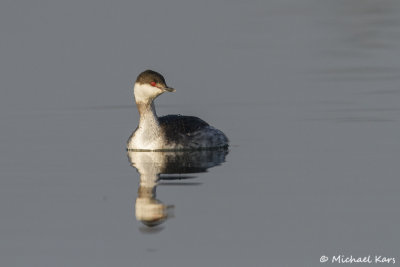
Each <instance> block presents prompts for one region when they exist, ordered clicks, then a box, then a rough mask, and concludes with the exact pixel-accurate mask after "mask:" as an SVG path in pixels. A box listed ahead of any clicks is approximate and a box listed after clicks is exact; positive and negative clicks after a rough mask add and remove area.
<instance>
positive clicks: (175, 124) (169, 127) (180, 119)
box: [159, 115, 209, 142]
mask: <svg viewBox="0 0 400 267" xmlns="http://www.w3.org/2000/svg"><path fill="white" fill-rule="evenodd" d="M159 123H160V126H161V129H162V131H163V133H164V134H165V138H166V139H167V142H171V141H174V142H176V141H178V142H179V141H180V142H182V141H187V139H188V138H187V137H188V136H191V135H192V134H194V133H195V132H197V131H200V130H202V129H204V128H206V127H208V126H209V124H208V123H207V122H205V121H203V120H202V119H199V118H197V117H193V116H181V115H167V116H163V117H160V118H159ZM179 137H182V138H179ZM179 139H182V140H179ZM183 139H184V140H183Z"/></svg>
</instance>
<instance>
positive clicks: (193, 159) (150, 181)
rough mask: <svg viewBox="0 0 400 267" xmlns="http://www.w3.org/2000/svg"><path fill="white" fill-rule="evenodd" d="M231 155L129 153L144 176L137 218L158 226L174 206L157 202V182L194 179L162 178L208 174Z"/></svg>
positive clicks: (220, 151)
mask: <svg viewBox="0 0 400 267" xmlns="http://www.w3.org/2000/svg"><path fill="white" fill-rule="evenodd" d="M227 154H228V150H227V149H226V148H224V149H223V148H221V149H216V150H197V151H175V152H171V151H168V152H151V151H146V152H145V151H128V158H129V161H130V162H131V165H132V166H133V167H135V168H136V169H137V171H138V172H139V174H140V185H139V190H138V196H137V198H136V204H135V215H136V219H137V220H139V221H141V222H142V223H143V224H144V225H146V226H149V227H154V226H157V225H159V224H161V223H163V222H164V221H165V220H166V219H168V218H170V217H171V216H172V214H173V213H172V210H173V207H174V206H173V205H165V204H163V203H162V202H161V201H159V200H157V199H156V186H157V182H158V181H159V180H172V179H185V178H186V179H187V178H192V177H191V176H174V177H172V176H167V177H165V178H163V177H161V178H160V175H162V174H182V173H199V172H205V171H207V169H208V168H211V167H214V166H217V165H220V164H221V163H223V162H224V161H225V157H226V155H227Z"/></svg>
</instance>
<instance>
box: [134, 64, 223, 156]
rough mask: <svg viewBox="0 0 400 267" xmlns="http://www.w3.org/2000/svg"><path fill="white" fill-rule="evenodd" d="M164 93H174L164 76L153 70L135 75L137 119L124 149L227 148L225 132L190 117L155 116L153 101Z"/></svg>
mask: <svg viewBox="0 0 400 267" xmlns="http://www.w3.org/2000/svg"><path fill="white" fill-rule="evenodd" d="M165 92H175V89H173V88H171V87H169V86H167V84H166V82H165V79H164V77H163V76H162V75H161V74H160V73H158V72H155V71H153V70H146V71H143V72H142V73H140V74H139V76H138V77H137V79H136V82H135V85H134V96H135V101H136V106H137V109H138V111H139V115H140V119H139V125H138V127H137V128H136V130H135V131H134V132H133V133H132V135H131V136H130V137H129V139H128V144H127V149H128V150H139V151H140V150H142V151H175V150H204V149H205V150H208V149H221V148H225V149H226V148H227V147H228V145H229V140H228V138H227V137H226V135H225V134H224V133H223V132H222V131H220V130H218V129H216V128H214V127H212V126H211V125H209V124H208V123H207V122H205V121H203V120H202V119H200V118H197V117H194V116H182V115H167V116H162V117H158V116H157V113H156V109H155V106H154V100H155V99H156V98H157V97H158V96H159V95H161V94H163V93H165Z"/></svg>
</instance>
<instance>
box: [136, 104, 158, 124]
mask: <svg viewBox="0 0 400 267" xmlns="http://www.w3.org/2000/svg"><path fill="white" fill-rule="evenodd" d="M136 106H137V108H138V111H139V115H140V119H139V128H146V129H149V128H155V127H158V126H159V123H158V117H157V113H156V109H155V107H154V102H153V100H151V101H148V102H136Z"/></svg>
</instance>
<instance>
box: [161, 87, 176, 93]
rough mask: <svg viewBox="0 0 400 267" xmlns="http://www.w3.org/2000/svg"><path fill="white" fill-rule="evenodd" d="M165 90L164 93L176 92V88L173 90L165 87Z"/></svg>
mask: <svg viewBox="0 0 400 267" xmlns="http://www.w3.org/2000/svg"><path fill="white" fill-rule="evenodd" d="M163 89H164V91H168V92H175V91H176V90H175V89H174V88H171V87H164V88H163Z"/></svg>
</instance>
